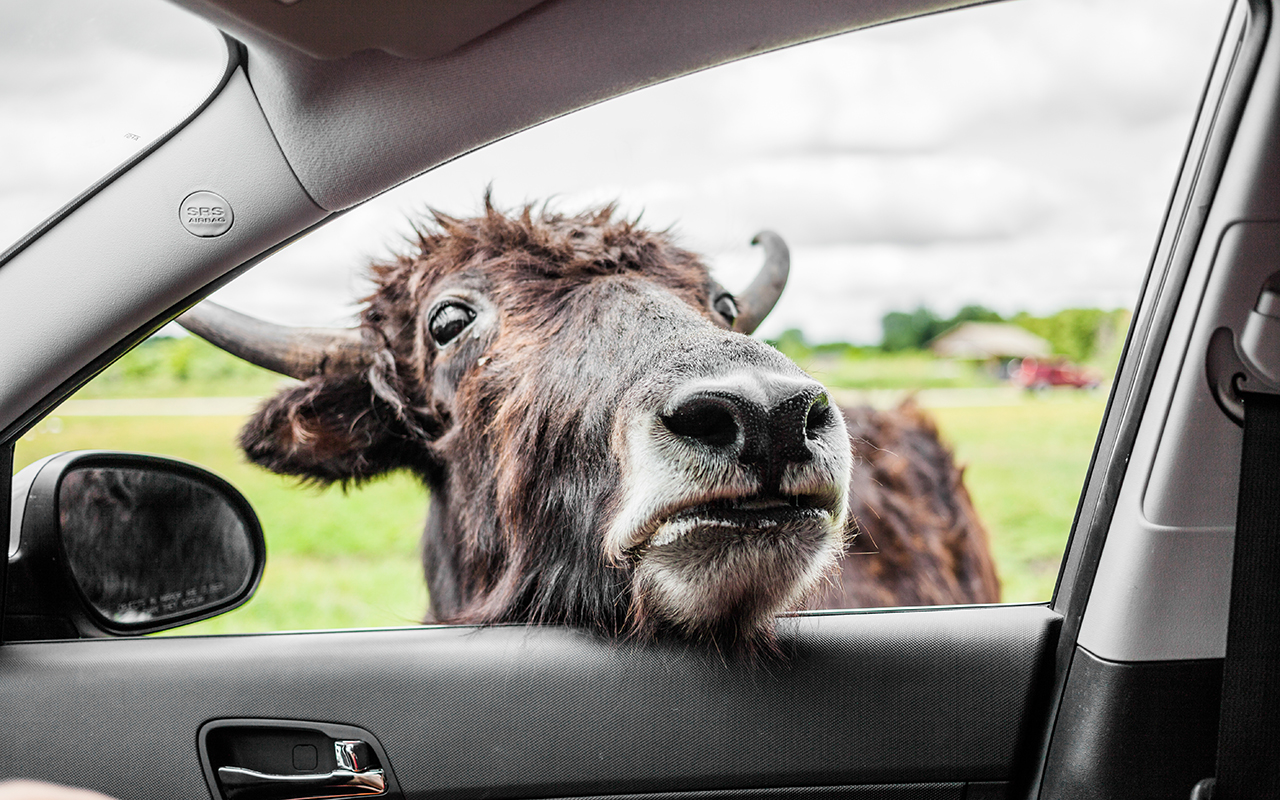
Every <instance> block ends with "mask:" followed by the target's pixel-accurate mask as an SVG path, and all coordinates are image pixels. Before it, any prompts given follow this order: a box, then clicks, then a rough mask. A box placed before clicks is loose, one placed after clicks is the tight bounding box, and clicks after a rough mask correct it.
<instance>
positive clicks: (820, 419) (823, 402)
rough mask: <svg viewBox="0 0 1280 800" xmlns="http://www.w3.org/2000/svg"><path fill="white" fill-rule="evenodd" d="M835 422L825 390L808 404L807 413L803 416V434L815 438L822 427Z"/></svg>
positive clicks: (829, 399)
mask: <svg viewBox="0 0 1280 800" xmlns="http://www.w3.org/2000/svg"><path fill="white" fill-rule="evenodd" d="M833 422H835V412H834V411H832V410H831V398H829V397H827V394H826V392H823V393H822V394H820V395H818V396H817V397H815V398H814V400H813V403H811V404H810V405H809V413H808V415H806V416H805V418H804V435H805V436H806V437H808V438H810V439H815V438H817V436H818V434H819V433H821V432H822V430H823V429H824V428H827V427H829V426H830V425H831V424H832V423H833Z"/></svg>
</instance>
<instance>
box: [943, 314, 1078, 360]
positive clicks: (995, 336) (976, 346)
mask: <svg viewBox="0 0 1280 800" xmlns="http://www.w3.org/2000/svg"><path fill="white" fill-rule="evenodd" d="M929 349H930V350H931V351H932V352H933V354H934V355H937V356H941V357H943V358H965V359H979V360H985V359H988V358H1027V357H1036V358H1041V357H1044V356H1047V355H1049V354H1050V353H1051V352H1052V350H1053V348H1052V347H1051V346H1050V344H1049V342H1048V341H1046V340H1045V339H1042V338H1040V337H1039V336H1036V335H1035V334H1034V333H1032V332H1031V331H1029V330H1027V329H1026V328H1021V327H1019V326H1017V325H1012V324H1009V323H1004V322H964V323H961V324H960V325H957V326H956V327H954V328H952V329H951V330H949V331H947V332H946V333H944V334H942V335H940V336H938V337H937V338H935V339H934V340H933V341H932V342H930V343H929Z"/></svg>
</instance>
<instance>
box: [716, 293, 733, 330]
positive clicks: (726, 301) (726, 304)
mask: <svg viewBox="0 0 1280 800" xmlns="http://www.w3.org/2000/svg"><path fill="white" fill-rule="evenodd" d="M712 308H714V309H715V310H716V311H719V312H720V316H722V317H724V318H725V319H727V320H729V324H730V325H732V324H733V322H734V320H736V319H737V318H738V304H737V303H735V302H734V301H733V295H731V294H729V293H728V292H725V293H724V294H722V295H720V296H719V297H717V298H716V301H715V303H713V304H712Z"/></svg>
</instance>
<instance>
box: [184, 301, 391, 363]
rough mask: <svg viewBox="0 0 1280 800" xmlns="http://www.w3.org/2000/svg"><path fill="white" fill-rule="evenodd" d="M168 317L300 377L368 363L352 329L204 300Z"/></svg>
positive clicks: (244, 355) (238, 352)
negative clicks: (301, 324) (307, 324)
mask: <svg viewBox="0 0 1280 800" xmlns="http://www.w3.org/2000/svg"><path fill="white" fill-rule="evenodd" d="M174 321H175V322H177V323H178V324H179V325H181V326H182V327H184V328H186V329H187V330H189V331H191V332H192V333H194V334H195V335H196V336H199V337H200V338H202V339H206V340H207V341H209V343H210V344H213V345H214V346H216V347H220V348H222V349H223V350H226V351H227V352H228V353H231V354H232V355H234V356H239V357H240V358H243V359H244V360H245V361H248V362H249V363H251V364H257V365H258V366H259V367H263V368H264V369H269V370H271V371H272V372H278V373H280V374H281V375H288V376H289V377H291V378H297V379H298V380H300V381H304V380H306V379H307V378H310V377H312V376H313V375H350V374H352V373H356V372H360V371H361V370H363V369H364V368H365V367H368V366H369V365H370V364H371V363H373V359H372V357H371V354H370V353H369V352H368V351H367V350H366V349H365V346H364V341H363V339H362V338H361V336H360V330H359V329H358V328H293V327H289V326H288V325H276V324H274V323H270V322H263V321H262V320H260V319H255V318H253V317H250V316H247V315H245V314H241V313H240V312H239V311H232V310H231V309H229V308H225V307H223V306H220V305H218V304H217V303H211V302H209V301H208V300H206V301H204V302H203V303H201V304H199V305H197V306H194V307H193V308H191V309H189V310H188V311H187V312H186V313H185V314H183V315H181V316H180V317H178V318H177V319H176V320H174Z"/></svg>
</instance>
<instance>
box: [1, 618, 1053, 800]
mask: <svg viewBox="0 0 1280 800" xmlns="http://www.w3.org/2000/svg"><path fill="white" fill-rule="evenodd" d="M1057 626H1058V617H1057V615H1056V614H1054V613H1053V612H1052V611H1049V610H1048V609H1047V608H1045V607H1043V606H1006V607H986V608H981V607H980V608H966V609H944V610H925V611H916V612H900V613H865V612H864V613H841V614H830V615H813V616H801V617H797V618H793V619H789V620H785V621H784V624H783V630H782V635H781V640H780V644H781V648H782V650H783V655H781V656H761V657H757V658H754V659H750V658H741V657H726V656H722V655H719V654H717V653H714V652H708V651H706V650H705V649H701V648H685V647H678V646H674V645H670V646H668V645H661V646H637V645H633V644H626V643H617V642H610V641H604V640H600V639H598V638H595V637H592V636H589V635H587V634H584V633H581V632H578V631H573V630H566V629H558V628H528V627H522V626H511V627H496V628H490V629H483V630H476V629H470V628H448V627H440V628H420V629H396V630H382V631H353V632H326V633H313V634H291V635H287V636H284V635H258V636H233V637H191V638H152V639H133V640H98V641H85V642H48V643H26V644H24V643H15V644H11V645H7V646H6V647H4V648H3V649H2V650H0V670H3V672H4V674H5V681H4V684H3V687H4V688H3V690H0V718H3V719H5V720H7V722H8V725H9V727H10V729H11V730H14V731H22V732H23V733H22V736H21V737H18V738H10V739H8V740H7V741H6V745H5V746H6V747H14V746H19V747H21V748H22V751H23V754H22V755H21V756H20V757H19V756H18V755H17V754H16V753H12V752H11V753H9V754H7V755H5V756H3V761H0V763H5V764H8V765H12V764H19V763H20V764H22V765H23V767H24V769H25V770H26V773H27V774H29V775H32V776H36V777H42V778H46V779H51V780H56V781H63V782H71V783H77V784H82V785H86V786H90V787H93V788H97V789H100V790H102V791H105V792H108V793H113V794H116V795H117V796H122V797H130V798H139V799H141V798H150V797H155V798H168V799H170V800H177V798H203V797H207V796H208V789H207V788H206V781H205V779H204V777H203V775H202V772H201V766H200V761H199V758H198V755H197V750H196V736H197V731H198V730H199V728H200V726H201V725H203V724H204V723H206V722H208V721H210V720H214V719H223V718H262V719H305V720H315V721H321V722H331V723H339V724H346V725H356V726H360V727H362V728H364V729H366V730H368V731H369V732H370V734H371V735H372V736H374V737H376V739H377V741H378V742H380V743H381V746H382V747H383V748H384V749H385V752H386V754H387V757H388V759H389V762H390V767H391V769H392V770H393V772H394V775H395V777H396V779H397V780H398V781H399V784H400V786H401V787H402V788H403V790H404V792H405V794H406V795H407V796H410V797H413V798H421V799H422V800H426V799H427V798H443V797H449V798H456V799H459V800H461V799H462V798H481V797H485V798H504V797H512V798H513V797H567V796H586V795H603V794H610V795H612V794H618V793H642V792H643V793H653V792H674V791H723V790H742V789H748V788H752V787H756V788H759V787H776V788H787V787H790V788H795V787H821V786H827V787H832V786H857V785H867V784H873V785H874V784H882V785H883V784H907V783H911V784H937V785H936V786H932V788H930V789H929V792H931V793H936V792H941V793H942V794H938V795H937V796H948V793H951V794H950V796H957V797H958V796H959V795H958V794H955V792H956V791H959V788H958V787H960V788H962V785H963V784H964V783H965V782H970V781H975V782H993V781H994V782H1000V781H1008V780H1010V779H1011V778H1015V777H1016V776H1015V775H1014V771H1013V770H1014V762H1015V755H1016V753H1017V752H1018V748H1019V746H1020V742H1021V740H1022V739H1023V738H1024V736H1023V734H1025V733H1026V731H1027V728H1028V725H1031V724H1036V723H1037V716H1036V704H1035V703H1033V702H1032V700H1033V698H1035V697H1037V696H1038V695H1037V693H1038V692H1039V691H1040V689H1041V683H1042V681H1043V679H1044V677H1045V676H1044V669H1045V667H1046V666H1047V664H1048V660H1049V658H1050V655H1051V653H1052V649H1053V646H1054V644H1055V637H1056V632H1057ZM72 720H74V722H69V721H72ZM86 736H87V737H89V740H88V741H86ZM899 788H901V787H899ZM893 791H894V792H899V789H894V790H893ZM920 791H924V789H923V788H921V790H920ZM872 796H875V795H872ZM884 796H903V795H901V794H900V793H897V794H891V795H884ZM906 796H935V795H934V794H930V793H926V794H924V795H910V794H909V795H906Z"/></svg>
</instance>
